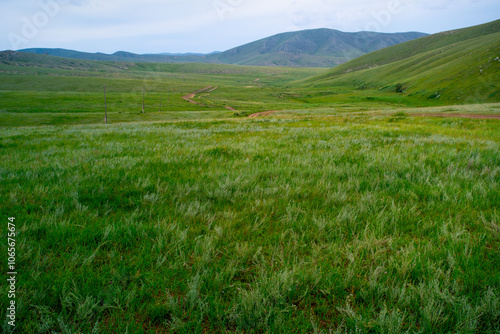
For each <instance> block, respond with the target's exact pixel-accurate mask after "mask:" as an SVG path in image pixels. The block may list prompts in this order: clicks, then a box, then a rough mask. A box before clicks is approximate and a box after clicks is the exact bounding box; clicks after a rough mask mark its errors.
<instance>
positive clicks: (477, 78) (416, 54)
mask: <svg viewBox="0 0 500 334" xmlns="http://www.w3.org/2000/svg"><path fill="white" fill-rule="evenodd" d="M499 78H500V20H497V21H493V22H490V23H486V24H482V25H478V26H474V27H470V28H465V29H459V30H451V31H446V32H442V33H438V34H434V35H431V36H427V37H423V38H420V39H417V40H413V41H409V42H406V43H402V44H398V45H395V46H391V47H388V48H386V49H383V50H379V51H376V52H373V53H370V54H367V55H364V56H362V57H359V58H357V59H354V60H352V61H350V62H348V63H345V64H342V65H340V66H337V67H334V68H333V69H331V70H330V71H328V72H326V73H325V74H322V75H319V76H315V77H313V78H310V79H308V80H307V82H308V83H310V84H311V85H314V86H321V87H335V86H337V87H339V86H349V87H355V88H357V89H377V90H379V91H381V92H383V91H397V92H400V93H401V94H407V95H411V96H415V97H420V98H422V99H438V100H440V101H446V103H447V104H449V103H452V102H454V103H463V102H469V103H477V102H487V101H490V102H498V101H500V80H499Z"/></svg>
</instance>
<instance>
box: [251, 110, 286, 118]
mask: <svg viewBox="0 0 500 334" xmlns="http://www.w3.org/2000/svg"><path fill="white" fill-rule="evenodd" d="M278 111H279V110H271V111H262V112H258V113H255V114H251V115H250V116H248V117H263V116H269V115H271V114H274V113H275V112H278Z"/></svg>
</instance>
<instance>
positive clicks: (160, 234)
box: [0, 53, 500, 333]
mask: <svg viewBox="0 0 500 334" xmlns="http://www.w3.org/2000/svg"><path fill="white" fill-rule="evenodd" d="M320 73H321V70H318V69H295V68H294V69H287V68H265V67H244V66H230V65H215V64H138V63H106V62H90V61H84V60H82V61H79V60H73V59H62V58H55V57H48V56H43V55H25V54H20V53H17V54H15V53H14V54H12V53H0V153H1V156H2V160H1V162H0V196H1V198H2V201H0V217H1V219H3V220H4V222H3V224H1V226H2V229H1V231H2V233H4V234H3V235H7V232H8V231H7V227H8V224H7V223H8V217H15V218H16V220H15V223H16V228H17V234H16V270H17V272H18V275H17V285H16V286H17V294H16V303H17V314H16V316H17V319H16V323H17V329H16V332H18V333H224V332H226V333H401V332H408V333H451V332H452V333H499V332H500V270H499V269H498V268H500V249H499V247H498V245H499V242H500V147H499V146H500V121H499V120H483V119H464V118H435V117H422V116H421V115H422V114H426V113H427V114H429V113H434V114H453V115H456V114H487V115H498V114H499V113H500V112H499V111H500V109H499V108H500V105H499V104H498V103H489V104H476V105H463V106H461V105H453V106H449V105H445V106H443V101H442V100H439V99H420V98H418V97H416V96H410V94H402V93H399V92H395V91H393V90H392V91H391V90H390V89H386V90H380V89H378V88H376V87H374V88H363V89H357V88H356V87H350V86H349V85H347V84H346V85H342V84H339V85H332V86H325V85H323V86H322V85H321V84H319V85H316V86H315V85H312V86H311V85H308V84H307V80H306V79H307V78H309V77H311V76H314V75H318V74H320ZM356 75H359V73H358V74H356ZM104 85H106V88H107V102H108V112H109V114H108V117H109V124H107V125H104V124H102V123H103V118H104V96H103V88H104ZM208 86H212V87H213V88H216V87H217V89H215V90H212V91H210V92H208V91H204V92H201V93H199V94H197V95H196V96H195V97H193V98H192V99H193V100H194V101H195V102H197V103H198V104H193V103H190V102H188V101H186V100H184V99H183V98H182V97H183V96H185V95H186V94H188V93H192V92H194V91H197V90H200V89H202V88H205V87H208ZM143 87H145V88H146V94H145V105H146V109H145V111H146V112H145V113H141V109H142V93H143ZM492 99H493V102H495V98H494V97H493V98H492ZM490 100H491V99H490ZM490 100H488V99H483V100H481V101H480V102H488V101H490ZM160 101H161V108H160ZM226 107H232V108H234V109H236V111H234V110H228V109H226ZM268 110H279V111H280V112H277V113H275V114H272V116H270V117H266V118H248V117H246V116H248V115H249V114H251V113H254V112H259V111H268ZM4 242H5V245H7V239H4ZM7 261H8V258H7V256H4V257H2V262H1V266H2V268H7ZM4 272H5V271H4ZM2 277H3V278H4V282H5V280H6V279H7V278H8V276H3V275H2ZM6 291H7V289H5V293H2V294H0V302H1V303H0V306H1V308H2V313H1V314H2V322H1V323H0V326H2V330H3V332H6V333H9V332H10V329H11V327H10V326H9V325H8V323H7V321H6V319H7V318H6V317H5V315H6V314H5V312H6V309H7V306H8V303H9V301H10V299H9V297H8V294H7V293H6Z"/></svg>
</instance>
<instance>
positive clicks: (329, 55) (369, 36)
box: [19, 29, 426, 67]
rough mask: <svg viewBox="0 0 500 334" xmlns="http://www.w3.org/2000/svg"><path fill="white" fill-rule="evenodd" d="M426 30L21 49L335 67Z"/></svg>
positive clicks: (111, 57)
mask: <svg viewBox="0 0 500 334" xmlns="http://www.w3.org/2000/svg"><path fill="white" fill-rule="evenodd" d="M422 36H426V34H423V33H418V32H409V33H396V34H383V33H375V32H358V33H344V32H341V31H337V30H332V29H315V30H303V31H297V32H289V33H283V34H278V35H275V36H271V37H268V38H264V39H261V40H259V41H256V42H252V43H249V44H245V45H243V46H239V47H236V48H234V49H231V50H228V51H225V52H220V53H211V54H206V55H203V54H201V55H200V54H173V55H172V54H153V55H152V54H145V55H139V54H135V53H130V52H124V51H118V52H115V53H113V54H104V53H88V52H79V51H74V50H66V49H44V48H36V49H23V50H19V51H21V52H27V53H35V54H46V55H51V56H57V57H65V58H75V59H84V60H105V61H126V62H156V63H221V64H234V65H253V66H287V67H332V66H336V65H339V64H342V63H345V62H347V61H349V60H351V59H354V58H356V57H359V56H362V55H364V54H367V53H370V52H372V51H375V50H379V49H382V48H385V47H388V46H391V45H395V44H398V43H402V42H406V41H409V40H413V39H416V38H419V37H422Z"/></svg>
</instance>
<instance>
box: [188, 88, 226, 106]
mask: <svg viewBox="0 0 500 334" xmlns="http://www.w3.org/2000/svg"><path fill="white" fill-rule="evenodd" d="M213 87H214V86H208V87H205V88H203V89H200V90H197V91H196V92H194V93H191V94H188V95H185V96H183V97H182V98H183V99H184V100H186V101H188V102H191V103H194V104H197V105H201V104H199V103H198V102H195V101H193V100H191V99H194V97H195V96H196V94H198V93H201V92H204V91H206V90H208V89H210V88H212V89H210V90H209V92H211V91H213V90H216V89H217V88H218V87H215V88H213Z"/></svg>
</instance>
